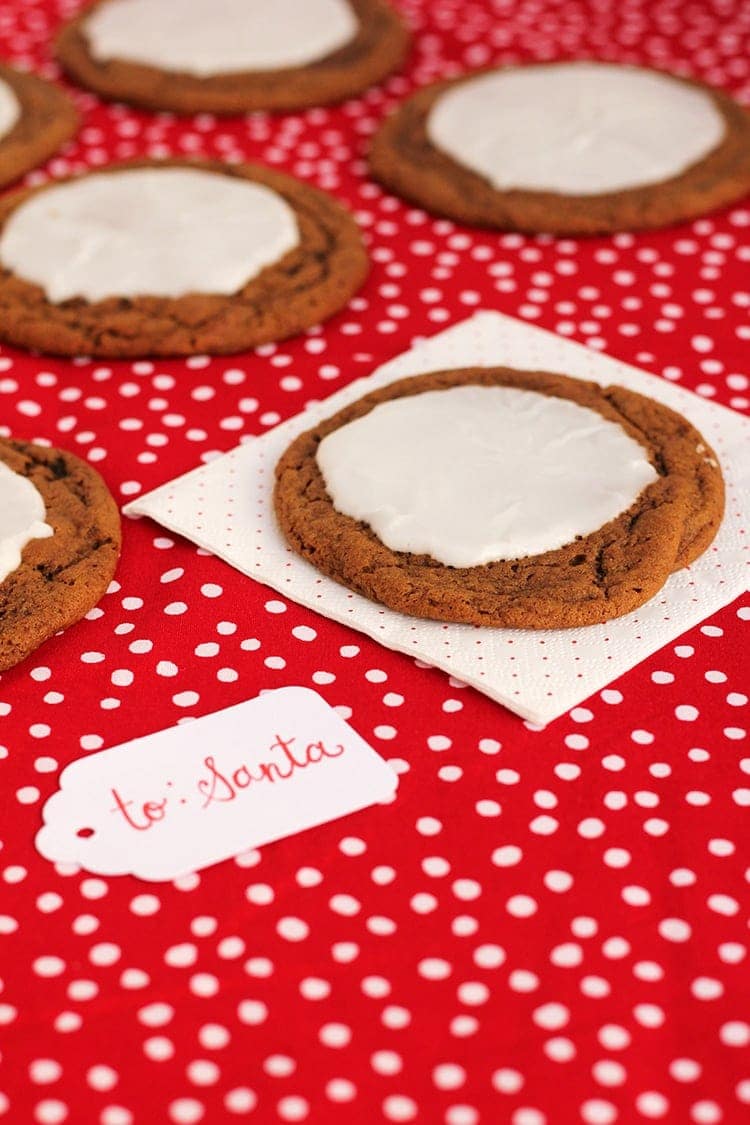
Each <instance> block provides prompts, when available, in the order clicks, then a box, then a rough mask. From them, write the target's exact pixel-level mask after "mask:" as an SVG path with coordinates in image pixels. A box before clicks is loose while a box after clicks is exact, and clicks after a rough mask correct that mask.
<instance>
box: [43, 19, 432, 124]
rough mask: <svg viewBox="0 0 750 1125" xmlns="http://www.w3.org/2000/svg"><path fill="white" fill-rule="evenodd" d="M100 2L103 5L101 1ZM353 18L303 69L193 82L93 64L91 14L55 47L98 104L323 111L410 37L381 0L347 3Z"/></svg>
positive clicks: (352, 92)
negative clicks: (345, 32)
mask: <svg viewBox="0 0 750 1125" xmlns="http://www.w3.org/2000/svg"><path fill="white" fill-rule="evenodd" d="M101 2H103V3H106V0H101ZM350 3H351V6H352V8H353V9H354V11H355V13H356V14H357V16H358V19H359V30H358V33H357V34H356V35H355V37H354V38H353V39H352V40H351V41H350V42H349V43H346V44H345V45H344V46H343V47H341V48H340V49H339V50H338V51H334V52H333V53H332V54H330V55H326V56H325V57H324V58H322V59H318V60H316V61H315V62H311V63H308V64H307V65H305V66H294V67H286V68H284V69H280V70H268V71H255V72H252V71H247V72H238V73H232V74H217V75H212V76H210V77H208V78H198V77H195V76H193V75H190V74H180V73H175V72H169V71H165V70H160V69H159V68H158V67H153V66H145V65H142V64H139V63H133V62H127V61H126V60H124V59H111V60H108V61H106V62H105V61H100V60H98V59H95V58H94V57H93V56H92V54H91V52H90V50H89V46H88V42H87V39H86V34H85V22H86V19H87V18H88V16H89V15H90V14H91V8H88V9H86V11H84V12H83V13H82V14H81V15H80V16H78V17H77V18H75V19H73V20H72V21H71V22H70V23H68V24H66V25H65V27H63V29H62V31H61V32H60V33H59V35H58V37H57V42H56V49H57V55H58V58H59V59H60V61H61V62H62V64H63V66H64V67H65V69H66V70H67V71H68V73H69V74H70V75H72V77H73V78H75V80H76V81H77V82H80V84H81V85H82V86H86V87H88V89H90V90H94V91H95V92H96V93H97V94H99V95H100V96H101V97H103V98H108V99H114V100H117V101H126V102H131V103H132V104H134V105H140V106H144V107H145V108H147V109H153V110H172V111H173V112H175V113H218V114H224V113H249V112H252V111H255V110H270V111H279V112H288V111H290V110H296V109H304V108H306V107H308V106H320V105H330V104H333V103H336V102H340V101H344V100H345V99H346V98H352V97H355V96H356V95H357V94H361V93H362V92H363V91H364V90H366V89H368V88H369V87H370V86H374V85H375V84H376V83H377V82H380V81H381V79H383V78H385V76H386V75H387V74H390V73H391V71H393V70H396V69H397V68H398V67H399V66H400V65H401V63H402V62H403V60H404V58H405V56H406V53H407V51H408V48H409V43H410V35H409V32H408V30H407V28H406V26H405V24H404V23H403V21H402V20H401V18H400V16H399V15H398V13H397V12H396V11H394V9H393V8H392V7H391V6H390V4H389V3H387V2H385V0H350Z"/></svg>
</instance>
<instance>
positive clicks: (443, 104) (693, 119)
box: [370, 62, 750, 234]
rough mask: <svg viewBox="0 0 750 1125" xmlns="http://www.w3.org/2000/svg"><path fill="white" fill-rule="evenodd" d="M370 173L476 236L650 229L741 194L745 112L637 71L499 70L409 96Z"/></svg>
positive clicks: (745, 176) (749, 130)
mask: <svg viewBox="0 0 750 1125" xmlns="http://www.w3.org/2000/svg"><path fill="white" fill-rule="evenodd" d="M370 164H371V168H372V171H373V173H374V175H375V176H376V177H377V178H378V179H380V180H381V181H382V182H383V183H384V184H386V185H387V186H388V187H389V188H392V189H393V191H395V192H396V193H397V194H399V195H402V196H404V197H406V198H407V199H410V200H413V201H415V202H416V203H419V204H421V205H422V206H424V207H426V208H427V209H428V210H430V211H433V212H436V213H437V214H440V215H446V216H448V217H449V218H451V219H457V220H458V221H460V222H465V223H470V224H473V225H477V226H486V227H497V228H499V229H501V230H521V231H530V232H541V231H548V232H552V233H557V234H597V233H608V232H613V231H619V230H630V229H639V228H648V227H661V226H666V225H668V224H670V223H677V222H684V221H686V220H689V219H694V218H696V217H697V216H698V215H702V214H704V213H705V212H707V211H711V210H712V209H714V208H716V207H722V206H724V205H726V204H729V203H733V202H735V201H736V200H738V199H740V198H741V197H742V196H743V195H745V193H746V192H747V191H748V190H750V116H749V115H748V113H747V111H746V110H745V109H743V108H742V106H740V105H738V104H737V103H736V102H734V101H733V100H732V99H731V98H730V97H728V96H727V95H726V94H724V93H723V92H722V91H721V90H716V89H713V88H712V87H709V86H705V85H703V84H702V83H700V82H693V81H689V80H688V79H685V78H678V77H676V76H673V75H669V74H664V73H661V72H657V71H654V70H647V69H642V68H639V67H632V66H620V65H616V64H612V63H600V62H563V63H543V64H535V65H529V66H522V67H503V68H499V69H493V70H488V71H484V72H481V73H479V74H472V75H469V76H467V77H462V78H458V79H453V80H451V81H448V82H441V83H438V84H437V85H432V86H428V87H426V88H425V89H423V90H420V91H419V92H418V93H416V94H414V95H413V96H412V97H411V98H409V99H408V100H407V101H406V102H404V103H403V105H402V106H400V108H399V109H397V110H396V112H395V113H394V114H393V116H392V117H390V118H388V119H387V120H386V121H385V123H384V124H383V125H382V126H381V128H380V130H379V132H378V133H377V134H376V136H375V140H374V142H373V145H372V150H371V153H370Z"/></svg>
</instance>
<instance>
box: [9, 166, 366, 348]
mask: <svg viewBox="0 0 750 1125" xmlns="http://www.w3.org/2000/svg"><path fill="white" fill-rule="evenodd" d="M368 268H369V263H368V258H367V254H366V252H365V249H364V246H363V243H362V238H361V235H360V233H359V229H358V227H357V224H356V222H355V220H354V218H353V217H352V216H351V215H350V214H349V212H348V211H346V210H345V209H344V208H343V207H342V206H341V204H339V203H338V202H337V201H336V200H335V199H333V198H332V197H331V196H329V195H327V194H326V193H325V192H322V191H319V190H318V189H316V188H313V187H309V186H308V185H306V184H303V183H301V182H300V181H298V180H295V179H292V177H290V176H286V175H284V174H283V173H281V172H276V171H272V170H270V169H268V168H263V167H260V166H259V165H250V164H245V165H223V164H218V163H197V162H190V161H142V162H137V163H134V164H126V165H120V166H114V167H110V168H107V169H105V170H103V171H97V172H91V173H88V174H87V175H85V176H81V177H77V178H72V179H68V180H63V181H57V182H56V183H54V184H49V185H45V186H43V187H41V188H37V189H34V190H33V191H31V192H29V191H24V192H17V193H15V194H13V195H10V196H6V197H5V198H4V199H3V200H0V337H1V338H2V339H4V340H6V341H7V342H8V343H11V344H15V345H18V346H20V347H26V348H34V349H37V350H39V351H43V352H51V353H55V354H59V355H87V356H101V357H131V356H145V355H154V356H156V355H160V356H164V355H192V354H195V353H198V354H201V353H211V354H215V355H218V354H227V353H231V352H237V351H243V350H245V349H247V348H253V347H256V346H258V345H260V344H265V343H269V342H271V341H276V340H282V339H285V338H286V337H288V336H294V335H296V334H298V333H299V332H302V331H303V330H304V329H306V328H310V327H311V326H313V325H315V324H319V323H320V322H321V321H323V320H325V319H326V318H328V317H330V316H332V315H333V314H334V313H335V312H338V311H339V310H340V309H341V308H343V307H344V305H346V303H347V301H348V300H349V298H350V297H351V296H352V295H353V294H354V293H355V292H356V291H357V289H359V287H360V285H361V284H362V282H363V281H364V279H365V277H366V275H367V272H368Z"/></svg>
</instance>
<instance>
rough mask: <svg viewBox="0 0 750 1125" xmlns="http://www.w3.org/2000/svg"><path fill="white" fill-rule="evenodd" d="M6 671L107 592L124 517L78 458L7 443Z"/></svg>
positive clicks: (3, 476)
mask: <svg viewBox="0 0 750 1125" xmlns="http://www.w3.org/2000/svg"><path fill="white" fill-rule="evenodd" d="M0 517H1V518H0V672H4V671H6V670H7V669H8V668H12V667H13V666H14V665H15V664H18V663H19V662H20V661H21V660H23V659H25V657H27V656H28V655H29V653H31V652H33V651H34V650H35V649H37V648H38V647H39V645H41V644H43V643H44V641H46V640H48V639H49V638H50V637H52V636H54V634H55V633H57V632H58V631H59V630H60V629H67V627H68V626H69V625H72V624H73V623H74V622H76V621H79V620H80V619H81V618H82V617H84V616H85V614H86V613H88V611H89V610H90V609H92V608H93V607H94V606H95V605H96V603H97V602H98V601H99V599H100V598H101V597H102V596H103V595H104V593H105V592H106V590H107V587H108V585H109V583H110V582H111V580H112V577H113V575H114V573H115V568H116V566H117V559H118V557H119V554H120V515H119V512H118V511H117V506H116V505H115V502H114V500H113V499H112V497H111V495H110V493H109V491H108V490H107V487H106V485H105V484H104V481H103V480H102V479H101V477H100V476H99V474H98V473H97V472H95V471H94V469H92V468H91V467H90V466H89V465H87V464H86V463H85V462H83V461H80V460H79V459H78V458H77V457H74V456H73V455H72V454H71V453H65V452H62V451H61V450H59V449H48V448H46V447H44V446H40V445H30V444H29V443H28V442H25V441H13V440H7V439H5V438H0Z"/></svg>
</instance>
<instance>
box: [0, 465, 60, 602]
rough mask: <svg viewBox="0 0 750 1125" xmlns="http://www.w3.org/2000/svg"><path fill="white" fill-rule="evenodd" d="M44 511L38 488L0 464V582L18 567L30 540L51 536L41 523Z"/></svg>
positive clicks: (50, 530)
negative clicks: (22, 553)
mask: <svg viewBox="0 0 750 1125" xmlns="http://www.w3.org/2000/svg"><path fill="white" fill-rule="evenodd" d="M46 514H47V510H46V508H45V506H44V500H43V499H42V495H41V493H40V492H39V491H38V490H37V488H36V487H35V486H34V485H33V484H32V483H31V481H30V480H27V478H26V477H22V476H19V475H18V473H14V472H13V470H12V469H10V468H8V466H7V465H5V464H3V463H2V462H0V582H4V581H5V579H6V578H7V577H8V575H9V574H12V573H13V571H14V570H16V569H17V568H18V567H19V566H20V565H21V552H22V551H23V549H24V547H25V546H26V544H27V543H29V542H30V541H31V540H32V539H48V538H49V537H50V535H52V534H53V531H52V528H51V527H50V526H49V524H47V523H45V522H44V517H45V515H46Z"/></svg>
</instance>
